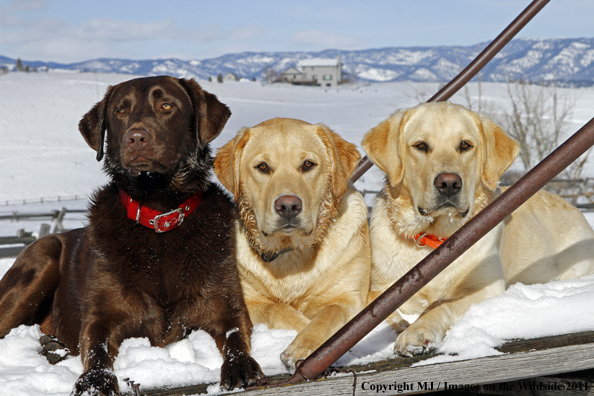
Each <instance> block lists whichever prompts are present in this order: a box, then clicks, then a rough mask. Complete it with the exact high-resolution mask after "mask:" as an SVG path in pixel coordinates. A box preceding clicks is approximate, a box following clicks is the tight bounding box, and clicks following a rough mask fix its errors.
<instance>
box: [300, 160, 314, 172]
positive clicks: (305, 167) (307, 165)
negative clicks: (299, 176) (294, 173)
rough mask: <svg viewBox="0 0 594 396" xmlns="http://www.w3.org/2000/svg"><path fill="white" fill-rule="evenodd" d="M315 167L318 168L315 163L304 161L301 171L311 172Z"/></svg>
mask: <svg viewBox="0 0 594 396" xmlns="http://www.w3.org/2000/svg"><path fill="white" fill-rule="evenodd" d="M314 166H316V164H315V163H313V162H311V161H304V162H303V166H302V167H301V170H302V171H303V172H307V171H310V170H311V169H312V168H313V167H314Z"/></svg>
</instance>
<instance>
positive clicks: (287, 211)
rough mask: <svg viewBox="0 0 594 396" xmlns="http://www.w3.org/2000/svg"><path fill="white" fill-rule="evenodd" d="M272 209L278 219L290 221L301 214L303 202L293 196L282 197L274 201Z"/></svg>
mask: <svg viewBox="0 0 594 396" xmlns="http://www.w3.org/2000/svg"><path fill="white" fill-rule="evenodd" d="M274 209H275V210H276V213H278V215H279V216H280V217H282V218H284V219H287V220H290V219H292V218H294V217H296V216H297V215H298V214H299V213H301V209H303V202H302V201H301V199H300V198H299V197H297V196H295V195H283V196H282V197H280V198H278V199H277V200H276V201H274Z"/></svg>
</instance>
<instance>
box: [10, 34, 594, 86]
mask: <svg viewBox="0 0 594 396" xmlns="http://www.w3.org/2000/svg"><path fill="white" fill-rule="evenodd" d="M487 44H488V43H480V44H476V45H472V46H439V47H392V48H381V49H368V50H358V51H344V50H334V49H330V50H325V51H321V52H242V53H239V54H227V55H223V56H220V57H218V58H213V59H204V60H190V61H184V60H180V59H154V60H129V59H94V60H89V61H85V62H78V63H71V64H59V63H53V62H41V61H27V60H23V64H24V65H29V66H30V67H31V68H37V69H39V70H45V69H46V68H48V67H49V68H51V69H64V70H74V71H90V72H101V73H126V74H137V75H159V74H169V75H173V76H176V77H198V78H201V79H207V78H208V77H209V76H216V75H218V74H219V73H222V74H223V75H224V74H225V73H227V72H233V73H235V74H236V75H237V76H239V77H244V78H249V79H252V78H253V77H255V78H256V79H258V80H260V79H262V78H263V75H264V72H265V70H266V69H272V70H275V71H283V70H285V69H287V68H288V67H290V66H294V65H296V64H297V63H298V62H299V61H300V60H302V59H311V58H336V57H337V56H339V55H340V56H341V58H342V63H343V71H344V72H345V73H348V74H350V75H353V76H355V77H356V78H357V79H359V80H364V81H374V82H384V81H417V82H444V81H449V80H450V79H452V78H453V77H454V76H455V75H456V74H457V73H458V72H459V71H460V70H461V68H462V67H464V66H466V65H467V64H468V63H470V61H472V59H474V57H475V56H476V55H477V54H478V53H479V52H480V51H481V50H482V49H483V48H485V47H486V45H487ZM15 65H16V59H10V58H6V57H3V56H0V67H2V66H5V67H6V68H8V69H9V70H13V69H14V68H15ZM506 71H507V73H508V75H509V77H510V78H511V79H516V80H517V79H520V78H521V79H524V80H528V81H543V80H545V81H550V80H554V79H557V80H559V81H561V82H562V83H564V84H565V85H573V86H590V85H594V38H577V39H574V38H554V39H515V40H512V41H511V42H510V43H509V44H508V45H507V46H506V47H505V48H504V50H503V51H502V53H501V54H499V55H498V56H497V57H496V58H495V59H494V60H493V61H491V62H490V63H489V65H487V66H486V67H485V69H484V70H483V81H494V82H497V81H505V75H506Z"/></svg>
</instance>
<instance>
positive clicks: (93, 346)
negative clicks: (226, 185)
mask: <svg viewBox="0 0 594 396" xmlns="http://www.w3.org/2000/svg"><path fill="white" fill-rule="evenodd" d="M230 115H231V112H230V111H229V109H228V108H227V106H225V105H224V104H222V103H221V102H219V101H218V100H217V98H216V97H215V96H214V95H212V94H210V93H208V92H205V91H203V90H202V89H201V87H200V86H199V85H198V83H196V82H195V81H194V80H184V79H176V78H172V77H166V76H160V77H148V78H139V79H134V80H130V81H127V82H124V83H121V84H119V85H116V86H112V87H110V88H109V89H108V91H107V94H106V95H105V98H104V99H103V100H102V101H101V102H99V103H97V104H96V105H95V106H94V107H93V108H92V109H91V110H90V111H89V112H88V113H87V114H86V115H85V116H84V117H83V119H82V120H81V121H80V124H79V130H80V132H81V133H82V135H83V137H84V139H85V140H86V142H87V143H88V144H89V146H91V147H92V148H93V149H94V150H96V151H97V160H101V159H102V157H103V156H104V149H103V146H104V140H106V149H105V161H104V166H103V168H104V171H105V172H106V173H107V174H108V175H109V177H110V179H111V181H110V183H109V184H108V185H106V186H105V187H103V188H100V189H99V190H97V191H96V192H95V194H94V196H93V198H92V199H91V204H90V213H89V224H88V226H86V227H85V228H82V229H76V230H72V231H70V232H67V233H64V234H59V235H51V236H47V237H44V238H41V239H39V240H38V241H37V242H35V243H33V244H31V245H30V246H29V247H28V248H27V249H25V250H24V251H23V252H22V253H21V255H20V256H19V257H18V258H17V260H16V262H15V263H14V265H13V266H12V268H11V269H10V270H9V271H8V272H7V273H6V275H5V276H4V278H3V279H2V280H1V281H0V337H3V336H5V335H6V334H7V333H8V332H9V331H10V329H12V328H14V327H16V326H19V325H20V324H26V325H32V324H36V323H38V324H40V325H41V331H42V332H43V333H45V334H48V335H52V336H55V337H56V338H57V339H58V340H59V341H61V342H62V343H63V344H64V345H65V346H66V347H67V348H68V349H69V350H70V351H71V352H72V353H73V354H78V353H80V354H81V357H82V361H83V365H84V373H83V374H82V375H81V376H80V378H79V379H78V380H77V382H76V384H75V387H74V391H73V394H75V395H80V394H83V393H87V392H88V393H91V394H105V395H114V394H118V393H119V389H118V381H117V378H116V376H115V375H114V374H113V371H112V365H113V360H114V358H115V356H116V354H117V352H118V347H119V346H120V344H121V342H122V341H123V340H124V339H125V338H128V337H148V339H149V340H150V341H151V344H152V345H156V346H164V345H167V344H169V343H171V342H174V341H177V340H180V339H181V338H183V337H184V336H186V335H187V334H188V333H189V332H191V331H192V330H193V329H198V328H200V329H203V330H205V331H207V332H208V333H210V334H211V335H212V337H213V338H214V339H215V341H216V344H217V346H218V348H219V349H220V351H221V353H222V354H223V360H224V362H223V366H222V368H221V385H222V386H224V387H226V388H227V389H232V388H234V387H237V386H241V385H243V386H246V385H249V384H253V383H254V382H257V381H258V380H259V379H261V378H263V374H262V372H261V370H260V367H259V365H258V363H256V361H255V360H253V359H252V358H251V357H250V355H249V351H250V335H251V327H252V323H251V322H250V319H249V316H248V312H247V310H246V306H245V303H244V301H243V297H242V291H241V286H240V283H239V277H238V272H237V268H236V263H235V257H234V246H235V236H234V232H233V221H234V217H235V214H234V208H233V205H232V203H231V201H230V200H229V198H228V197H227V196H226V195H225V194H224V193H223V192H222V191H221V190H220V189H219V188H218V187H217V186H216V185H215V184H212V183H210V182H209V181H208V176H209V172H210V169H211V167H212V162H213V159H212V157H211V155H210V149H209V146H208V143H209V142H210V141H212V140H213V139H214V138H215V137H216V136H217V135H218V134H219V133H220V132H221V130H222V129H223V126H224V125H225V123H226V121H227V119H228V118H229V116H230Z"/></svg>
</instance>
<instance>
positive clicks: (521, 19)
mask: <svg viewBox="0 0 594 396" xmlns="http://www.w3.org/2000/svg"><path fill="white" fill-rule="evenodd" d="M549 1H550V0H534V1H533V2H532V3H530V5H529V6H528V7H526V9H525V10H524V11H522V13H521V14H520V15H519V16H518V17H517V18H516V19H514V20H513V22H512V23H510V24H509V26H508V27H507V28H505V30H504V31H503V32H501V34H500V35H499V36H497V37H496V38H495V40H493V41H492V42H491V44H489V45H488V46H487V48H485V49H484V50H483V51H482V52H481V53H480V54H479V55H478V56H477V57H476V58H475V59H474V60H473V61H472V62H471V63H470V64H469V65H468V66H466V67H465V68H464V70H462V71H461V72H460V73H459V74H458V75H457V76H456V77H455V78H454V79H453V80H452V81H450V82H449V83H448V84H447V85H446V86H444V87H443V88H442V89H440V90H439V92H437V93H436V94H435V95H433V97H431V99H429V100H428V101H427V102H442V101H444V100H448V99H449V98H451V97H452V96H453V95H454V94H455V93H456V92H458V91H459V90H460V88H462V87H463V86H464V85H465V84H466V83H467V82H468V81H470V80H471V79H472V78H473V77H474V76H475V75H476V74H477V73H478V72H479V71H480V70H481V69H482V68H483V67H484V66H485V65H486V64H487V63H489V61H490V60H491V59H493V57H494V56H495V55H497V53H498V52H499V51H501V49H502V48H503V47H505V45H506V44H507V43H508V42H509V41H510V40H511V39H512V38H513V37H514V36H515V35H516V34H517V33H518V32H519V31H520V30H521V29H522V28H523V27H524V26H526V24H527V23H528V22H530V20H531V19H532V18H533V17H534V16H535V15H536V14H538V12H539V11H540V10H541V9H542V8H543V7H544V6H545V5H547V3H548V2H549ZM372 165H373V163H372V162H371V160H370V159H369V157H367V156H365V157H363V158H362V159H361V161H359V164H358V165H357V168H356V169H355V171H354V172H353V174H352V175H351V178H350V181H351V182H352V183H354V182H356V181H357V180H359V178H360V177H361V176H363V174H364V173H365V172H367V171H368V170H369V168H371V167H372Z"/></svg>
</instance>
